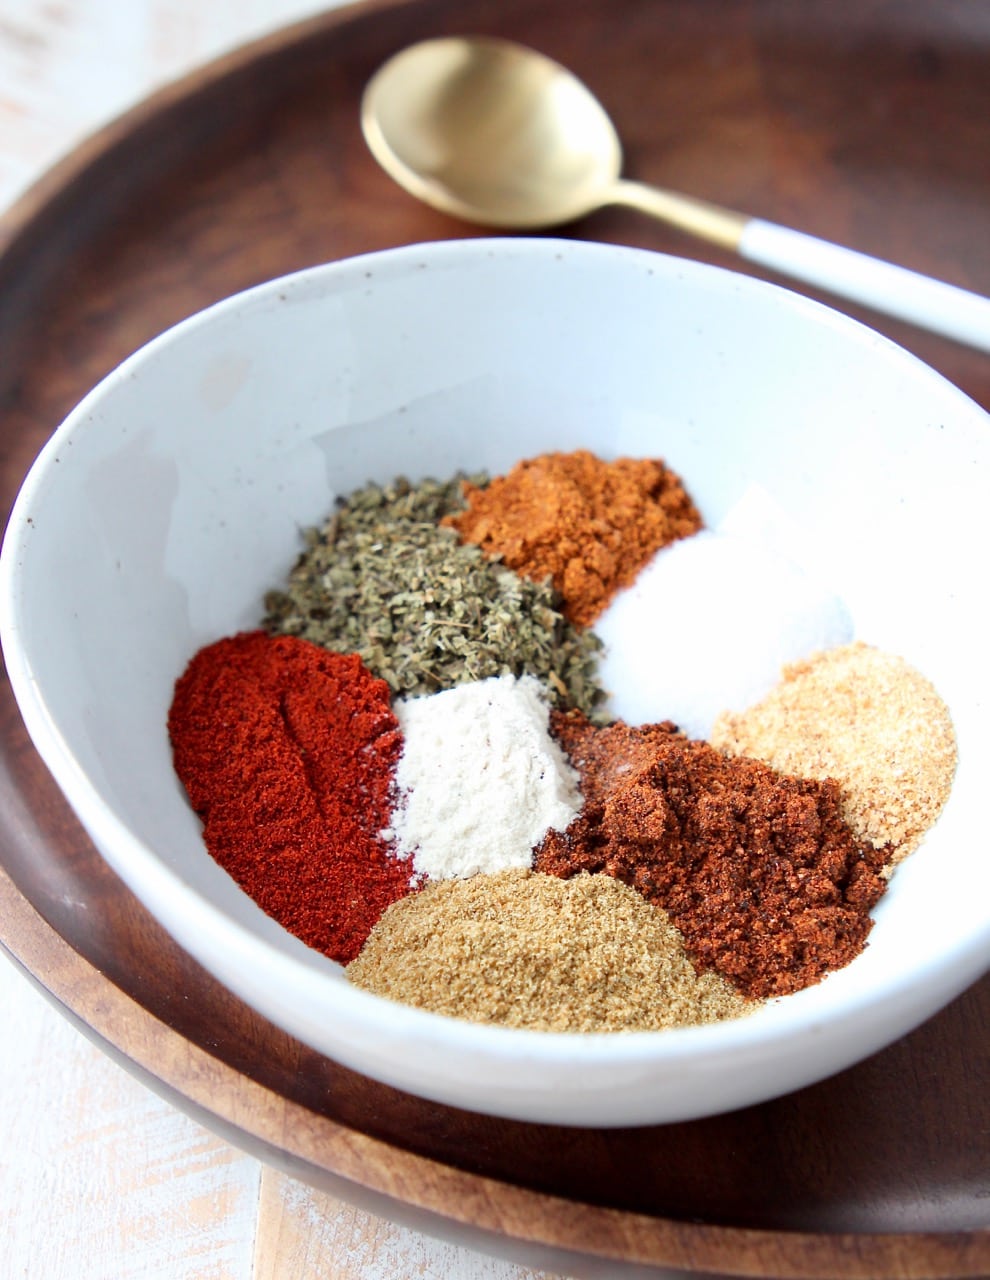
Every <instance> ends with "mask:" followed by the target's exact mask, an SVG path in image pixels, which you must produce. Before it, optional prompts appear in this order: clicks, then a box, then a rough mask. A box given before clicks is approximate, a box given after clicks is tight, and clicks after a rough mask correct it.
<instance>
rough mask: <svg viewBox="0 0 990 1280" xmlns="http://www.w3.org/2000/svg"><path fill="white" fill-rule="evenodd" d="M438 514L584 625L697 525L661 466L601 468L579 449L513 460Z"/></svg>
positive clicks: (623, 462) (626, 462) (621, 463)
mask: <svg viewBox="0 0 990 1280" xmlns="http://www.w3.org/2000/svg"><path fill="white" fill-rule="evenodd" d="M464 497H465V500H466V502H467V509H466V510H465V511H463V512H460V513H458V514H452V515H448V516H447V517H445V519H444V521H443V523H444V524H446V525H449V526H452V527H453V528H454V529H456V530H457V531H458V533H459V534H460V535H461V537H462V539H463V540H464V541H465V542H472V543H477V544H478V545H479V546H480V547H481V549H482V550H483V551H484V552H485V554H486V555H488V556H492V557H496V556H497V557H499V558H500V559H501V560H502V561H503V562H504V563H505V564H507V565H508V566H509V568H510V569H514V570H515V571H516V573H518V574H520V575H521V576H522V577H524V578H529V579H532V580H533V581H536V582H542V581H544V579H546V578H548V577H549V578H550V579H551V580H552V582H553V585H554V587H555V588H556V590H557V592H558V593H559V595H560V597H561V600H562V602H563V603H562V608H563V612H564V615H565V616H566V617H567V618H568V619H569V620H570V621H571V622H573V623H574V624H575V625H577V626H580V627H586V626H589V625H590V624H591V623H592V622H594V620H595V618H597V617H598V615H599V614H600V613H601V612H602V610H603V609H604V608H605V606H606V605H607V604H608V602H609V600H610V599H611V598H612V596H613V595H614V594H615V593H616V591H618V590H619V589H620V588H621V587H627V586H629V585H630V584H631V583H632V581H633V580H634V578H635V577H636V575H637V573H638V572H639V571H640V569H642V567H643V566H644V565H645V564H646V563H647V561H649V560H650V559H651V557H652V556H653V555H654V553H655V552H656V551H658V550H659V549H660V548H661V547H664V546H666V545H667V544H668V543H670V542H673V541H675V540H676V539H678V538H684V537H688V536H689V535H690V534H693V533H697V532H698V530H699V529H700V528H701V524H702V521H701V516H700V515H699V513H698V511H697V509H696V508H695V506H694V503H693V502H692V501H691V499H690V497H689V496H688V494H687V493H686V491H685V489H684V486H683V484H682V483H681V481H680V479H679V478H678V477H677V476H676V475H675V474H674V472H673V471H671V470H670V469H669V468H668V467H666V466H665V465H664V463H663V462H660V461H659V460H655V459H650V458H619V459H617V460H616V461H614V462H606V461H603V460H602V459H601V458H598V457H596V456H595V455H594V454H592V453H590V452H588V450H586V449H578V450H576V451H575V452H573V453H545V454H541V455H540V456H539V457H536V458H531V459H527V460H525V461H523V462H519V463H517V464H516V465H515V466H514V467H513V468H512V470H511V471H509V472H508V473H507V474H506V475H504V476H500V477H497V478H496V479H494V480H492V482H491V483H490V484H489V485H488V486H487V487H485V488H479V487H477V486H475V485H471V484H467V485H465V489H464Z"/></svg>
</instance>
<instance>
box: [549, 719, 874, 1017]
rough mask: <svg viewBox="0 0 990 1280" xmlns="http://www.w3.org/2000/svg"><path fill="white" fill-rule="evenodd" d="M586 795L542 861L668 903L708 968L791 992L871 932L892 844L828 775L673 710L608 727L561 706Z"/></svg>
mask: <svg viewBox="0 0 990 1280" xmlns="http://www.w3.org/2000/svg"><path fill="white" fill-rule="evenodd" d="M552 727H553V731H554V733H555V734H556V736H557V738H558V739H559V741H560V742H561V744H562V746H563V747H564V749H565V750H566V751H567V753H568V755H569V756H570V758H571V762H572V763H573V764H574V766H575V768H577V769H578V771H579V773H580V775H581V786H582V791H583V794H584V801H585V803H584V809H583V811H582V813H581V814H580V815H579V816H578V817H577V818H575V819H574V821H573V822H572V823H571V824H570V826H569V827H568V828H567V830H566V831H565V832H555V831H550V832H549V833H548V834H547V837H546V839H545V840H544V843H543V845H542V846H541V848H540V850H539V851H538V854H537V857H536V862H535V869H536V870H537V871H545V872H549V873H551V874H553V875H558V876H564V877H568V876H571V875H574V874H575V873H576V872H579V871H592V872H595V871H604V872H607V873H608V874H610V875H613V876H615V877H616V878H617V879H619V880H622V881H624V882H625V883H626V884H629V885H631V886H632V887H633V888H635V889H637V890H639V892H640V893H642V894H643V896H644V897H645V898H646V899H647V900H648V901H649V902H652V903H654V904H655V905H657V906H660V907H663V908H664V909H665V910H666V911H667V912H668V914H669V915H670V918H671V919H672V920H673V922H674V924H676V925H677V927H678V928H679V929H680V930H681V932H682V933H683V935H684V940H685V945H686V947H687V950H688V953H689V955H690V956H691V958H692V960H693V961H694V963H695V965H696V967H697V968H699V969H709V968H713V969H716V970H717V971H718V972H719V973H721V974H722V975H723V976H724V977H726V978H728V980H729V981H730V982H732V983H734V984H735V986H736V987H737V988H738V989H739V990H740V991H741V992H742V993H743V994H744V995H747V996H752V997H766V996H778V995H785V994H787V993H788V992H792V991H797V990H799V989H800V988H802V987H806V986H809V985H810V984H811V983H813V982H817V981H818V980H819V979H820V978H821V977H822V976H823V975H824V974H825V973H827V972H828V971H829V970H831V969H837V968H841V967H842V966H843V965H845V964H848V962H849V961H850V960H852V959H853V957H854V956H856V955H857V954H858V953H859V952H860V951H861V950H862V949H863V947H864V946H865V944H866V937H867V934H868V933H869V931H870V928H871V926H872V920H871V919H870V915H869V912H870V910H871V908H872V907H873V906H874V905H875V904H876V902H877V900H878V899H879V898H880V896H881V894H882V893H883V891H884V889H885V887H886V881H885V880H884V879H883V878H882V877H881V876H880V874H879V872H880V870H881V868H882V867H883V864H884V853H883V851H882V850H876V849H874V848H873V847H872V846H870V845H868V844H865V843H861V842H859V841H857V840H856V839H855V837H854V836H853V835H852V833H851V832H850V830H849V828H848V827H847V826H846V824H845V822H844V821H843V819H842V816H841V793H840V790H839V787H838V785H837V784H836V783H835V782H832V781H831V780H828V781H825V782H814V781H810V780H806V779H799V778H792V777H788V776H785V775H782V774H778V773H776V772H774V771H773V770H772V769H770V768H769V767H768V766H766V765H764V764H762V763H760V762H759V761H757V760H751V759H747V758H745V757H737V758H735V759H728V758H726V757H725V756H723V755H722V754H721V753H720V752H718V751H716V750H715V749H714V748H713V747H711V746H709V745H708V744H707V743H705V742H696V741H692V740H689V739H688V738H685V737H684V736H683V735H682V734H681V733H679V732H678V731H677V729H676V727H675V726H674V725H673V724H670V723H665V724H660V725H645V726H643V727H641V728H632V727H630V726H628V725H626V724H623V723H622V722H621V721H619V722H617V723H615V724H612V725H609V726H607V727H606V728H603V729H597V728H595V727H594V726H592V725H590V724H589V723H588V721H587V720H586V719H585V718H584V717H583V716H582V715H580V713H576V712H572V713H562V712H553V713H552Z"/></svg>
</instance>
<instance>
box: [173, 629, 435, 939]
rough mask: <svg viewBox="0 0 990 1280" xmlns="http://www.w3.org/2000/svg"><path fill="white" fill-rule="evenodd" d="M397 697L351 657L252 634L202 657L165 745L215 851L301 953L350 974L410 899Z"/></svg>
mask: <svg viewBox="0 0 990 1280" xmlns="http://www.w3.org/2000/svg"><path fill="white" fill-rule="evenodd" d="M390 697H391V695H390V691H389V688H388V685H387V684H386V683H385V681H384V680H378V679H376V678H375V677H374V676H372V675H371V673H370V672H369V671H368V670H367V668H366V667H365V666H364V665H363V664H362V662H361V660H360V659H359V658H358V657H356V656H355V655H353V654H339V653H330V652H328V651H327V650H325V649H322V648H320V647H319V646H318V645H315V644H312V643H310V642H309V641H307V640H300V639H298V638H296V637H295V636H270V635H268V634H267V633H266V632H263V631H252V632H245V633H242V634H240V635H236V636H232V637H228V638H226V639H223V640H218V641H217V642H216V643H215V644H211V645H208V646H207V647H206V648H204V649H201V650H200V651H199V653H197V654H196V656H195V657H194V658H193V660H192V661H191V662H190V664H189V666H188V668H187V669H186V671H185V673H184V674H183V675H182V676H181V677H180V679H179V680H178V681H177V683H176V686H175V693H174V697H173V701H172V706H171V710H170V712H169V721H168V727H169V736H170V738H171V742H172V750H173V758H174V762H175V769H176V772H177V774H178V776H179V778H180V779H181V781H182V783H183V785H184V787H185V788H186V792H187V793H188V796H189V799H190V802H191V803H192V806H193V808H194V809H195V810H196V812H197V813H198V814H199V816H200V818H201V819H202V821H203V836H204V840H205V842H206V847H207V849H208V850H209V852H210V854H211V855H212V856H213V857H214V858H215V859H216V861H217V862H218V863H219V864H220V866H221V867H223V868H224V870H225V871H227V872H228V873H229V874H230V875H231V876H233V878H234V879H235V880H236V881H237V883H238V884H239V885H240V886H241V888H243V889H244V890H245V892H247V893H248V894H250V896H251V897H252V898H253V899H254V900H255V902H257V903H258V905H259V906H260V907H261V908H262V909H263V910H264V911H266V912H267V913H268V915H270V916H272V917H273V918H274V919H275V920H277V921H278V922H279V924H281V925H282V926H283V927H284V928H286V929H288V930H289V931H290V932H291V933H294V934H295V935H296V937H298V938H301V939H302V941H303V942H305V943H307V944H308V945H309V946H311V947H315V948H316V949H317V950H319V951H322V952H323V953H324V954H325V955H328V956H330V958H331V959H333V960H339V961H340V962H341V963H342V964H346V963H348V962H349V961H350V960H353V959H354V957H355V956H356V955H357V954H358V952H359V951H360V949H361V947H362V945H363V944H364V941H365V939H366V938H367V936H368V934H369V933H370V932H371V929H372V927H373V926H374V925H375V924H376V923H377V921H378V920H379V918H380V917H381V915H382V914H383V912H384V911H385V909H386V908H387V907H388V906H390V905H391V904H392V903H393V902H395V901H397V900H398V899H399V898H402V897H404V896H405V895H406V894H407V893H408V892H409V891H410V876H411V874H412V864H411V862H410V861H409V860H406V859H401V858H397V857H395V856H393V855H392V853H391V852H390V850H389V846H388V844H387V843H386V841H385V840H383V839H382V837H381V835H380V832H381V831H382V830H383V829H385V828H387V827H388V825H389V820H390V815H391V810H392V800H393V788H394V774H395V766H396V764H397V762H398V758H399V755H400V754H401V751H402V735H401V733H400V731H399V727H398V722H397V721H396V719H395V717H394V715H393V714H392V710H391V705H390Z"/></svg>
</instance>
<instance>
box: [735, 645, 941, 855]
mask: <svg viewBox="0 0 990 1280" xmlns="http://www.w3.org/2000/svg"><path fill="white" fill-rule="evenodd" d="M712 742H713V743H714V745H715V746H716V747H718V748H719V749H720V750H721V751H724V752H726V753H727V754H729V755H732V756H755V757H756V758H757V759H758V760H764V761H766V763H767V764H769V765H772V766H773V768H774V769H778V770H780V771H781V772H782V773H792V774H795V775H797V776H798V777H800V778H832V779H834V780H835V781H836V782H837V783H838V784H839V786H840V788H841V791H842V809H843V817H844V818H845V820H846V822H847V823H848V824H849V826H850V828H851V829H852V830H853V831H854V832H855V834H856V835H857V836H858V837H859V839H861V840H866V841H868V842H869V843H870V844H871V845H872V846H873V847H874V848H876V849H880V850H883V853H884V858H885V860H886V862H887V864H888V871H889V869H890V867H892V866H893V865H894V864H895V863H896V862H899V861H900V860H901V859H902V858H904V857H906V855H907V854H909V853H912V852H913V851H914V850H915V849H916V848H917V847H918V845H919V843H920V842H921V839H922V837H923V836H924V834H925V832H926V831H928V829H929V828H930V827H931V826H932V824H933V823H934V821H935V819H936V818H937V817H938V815H939V813H940V812H941V811H942V807H943V806H944V804H945V802H946V800H947V799H948V798H949V791H950V789H951V787H952V779H953V776H954V775H955V769H956V737H955V731H954V730H953V727H952V720H951V717H950V716H949V711H948V708H947V707H946V705H945V703H944V702H943V701H942V699H941V698H940V697H939V696H938V693H937V692H936V690H935V688H934V686H933V685H932V683H931V681H930V680H928V679H926V678H925V677H924V676H923V675H921V674H920V672H918V671H915V670H914V668H913V667H911V666H910V665H909V664H908V663H907V662H905V661H904V659H903V658H899V657H897V656H895V655H894V654H889V653H883V652H881V651H880V650H879V649H875V648H873V647H872V646H870V645H866V644H863V643H862V642H857V643H854V644H849V645H841V646H839V647H837V648H835V649H831V650H827V651H825V652H822V653H818V654H815V655H814V656H813V657H812V658H810V659H808V660H807V661H804V662H796V663H793V664H791V665H790V666H788V667H786V668H785V669H784V671H783V674H782V676H781V679H780V681H779V683H778V684H777V685H776V687H775V688H774V689H773V690H771V692H770V693H769V694H768V695H767V697H766V698H765V699H763V701H762V702H759V703H757V704H756V705H755V706H753V707H750V708H749V710H747V711H744V712H741V713H739V714H733V713H732V712H725V713H724V714H723V715H721V716H720V717H719V718H718V720H717V721H716V723H715V727H714V729H713V732H712Z"/></svg>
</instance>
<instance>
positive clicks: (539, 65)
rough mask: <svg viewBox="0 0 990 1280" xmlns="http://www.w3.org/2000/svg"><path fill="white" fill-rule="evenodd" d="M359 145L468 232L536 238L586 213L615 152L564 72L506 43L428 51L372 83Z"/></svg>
mask: <svg viewBox="0 0 990 1280" xmlns="http://www.w3.org/2000/svg"><path fill="white" fill-rule="evenodd" d="M362 123H363V127H364V132H365V137H366V139H367V141H368V145H369V146H370V148H371V151H372V153H373V154H374V156H375V158H376V160H377V161H378V162H379V164H381V166H382V167H383V168H384V169H385V171H386V172H387V173H388V174H389V175H390V176H391V177H392V178H394V179H395V181H396V182H398V183H399V184H400V186H403V187H404V188H405V189H406V190H407V191H410V192H411V193H412V194H413V195H415V196H417V197H418V198H419V199H421V200H423V201H424V202H425V203H427V204H429V205H432V206H433V207H434V208H436V209H440V210H442V211H443V212H444V213H450V214H453V215H454V216H456V217H459V218H463V219H465V220H466V221H468V222H476V223H480V224H482V225H486V226H492V227H501V228H518V229H520V230H525V229H529V230H533V229H537V228H542V227H552V226H557V225H560V224H562V223H565V222H571V221H573V220H575V219H576V218H581V217H583V216H584V215H586V214H588V213H591V212H592V211H593V210H595V209H597V208H598V207H599V206H600V205H601V204H602V201H603V197H604V195H605V193H606V192H608V191H609V190H610V188H612V187H613V185H614V184H615V183H616V182H617V181H618V180H619V174H620V172H621V169H622V145H621V143H620V141H619V135H618V133H617V132H616V130H615V127H614V126H613V124H612V121H611V120H610V119H609V117H608V115H607V114H606V112H605V111H604V109H603V108H602V106H601V104H600V103H599V102H598V101H597V99H596V98H594V97H593V96H592V94H591V93H590V92H589V91H588V90H587V89H586V88H585V86H584V85H583V84H582V83H581V82H580V81H579V80H578V79H577V78H576V77H575V76H573V75H571V74H570V72H568V71H567V70H566V69H565V68H564V67H562V66H560V65H559V64H558V63H556V62H553V61H552V60H551V59H550V58H546V57H544V56H543V55H542V54H538V53H536V52H534V51H532V50H529V49H524V48H523V47H522V46H520V45H516V44H513V43H511V42H510V41H506V40H497V39H493V38H492V39H490V38H485V39H481V38H478V39H472V40H465V39H443V40H428V41H424V42H423V43H421V44H416V45H413V46H411V47H410V48H408V49H405V50H403V51H402V52H401V53H399V54H397V55H396V57H394V58H393V59H392V60H391V61H390V62H388V63H386V65H385V66H384V67H382V68H381V69H380V70H379V71H378V73H377V74H376V75H375V76H374V77H373V79H372V80H371V81H370V82H369V84H368V87H367V90H366V92H365V95H364V99H363V103H362Z"/></svg>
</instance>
